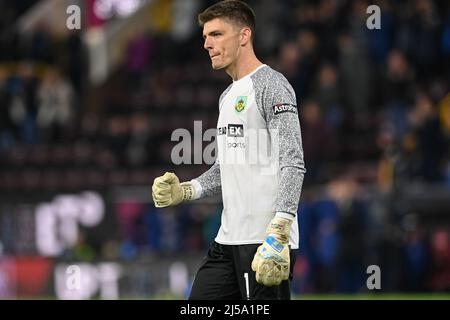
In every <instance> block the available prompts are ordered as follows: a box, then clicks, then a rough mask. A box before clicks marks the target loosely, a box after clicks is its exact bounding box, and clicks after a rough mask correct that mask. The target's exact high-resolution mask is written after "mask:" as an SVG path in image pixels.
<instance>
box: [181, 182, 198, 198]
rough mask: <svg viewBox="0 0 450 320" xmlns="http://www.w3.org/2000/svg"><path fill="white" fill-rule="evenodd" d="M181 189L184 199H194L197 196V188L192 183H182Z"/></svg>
mask: <svg viewBox="0 0 450 320" xmlns="http://www.w3.org/2000/svg"><path fill="white" fill-rule="evenodd" d="M181 190H182V193H183V197H182V201H192V200H193V199H194V196H195V190H194V187H193V186H192V184H190V183H182V184H181Z"/></svg>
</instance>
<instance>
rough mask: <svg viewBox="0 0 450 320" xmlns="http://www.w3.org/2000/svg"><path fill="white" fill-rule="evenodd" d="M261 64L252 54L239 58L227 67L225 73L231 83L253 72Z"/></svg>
mask: <svg viewBox="0 0 450 320" xmlns="http://www.w3.org/2000/svg"><path fill="white" fill-rule="evenodd" d="M262 64H263V63H262V62H261V61H259V60H258V58H257V57H256V56H255V55H254V54H252V55H249V56H241V57H240V59H237V60H236V61H235V63H233V64H231V65H230V66H228V68H226V70H225V71H226V73H227V74H228V75H229V76H230V77H231V79H233V81H237V80H239V79H241V78H243V77H245V76H246V75H248V74H250V73H252V72H253V71H255V70H256V69H257V68H258V67H259V66H261V65H262Z"/></svg>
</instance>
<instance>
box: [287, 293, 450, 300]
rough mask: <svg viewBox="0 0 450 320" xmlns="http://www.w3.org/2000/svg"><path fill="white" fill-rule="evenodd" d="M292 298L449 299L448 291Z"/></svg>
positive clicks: (298, 298) (323, 295) (299, 297)
mask: <svg viewBox="0 0 450 320" xmlns="http://www.w3.org/2000/svg"><path fill="white" fill-rule="evenodd" d="M292 298H293V299H294V300H450V293H448V294H447V293H412V294H407V293H377V294H311V295H309V294H308V295H295V296H293V297H292Z"/></svg>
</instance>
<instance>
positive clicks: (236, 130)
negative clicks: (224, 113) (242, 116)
mask: <svg viewBox="0 0 450 320" xmlns="http://www.w3.org/2000/svg"><path fill="white" fill-rule="evenodd" d="M227 133H228V134H227V135H228V136H229V137H243V136H244V125H243V124H231V123H229V124H228V128H227Z"/></svg>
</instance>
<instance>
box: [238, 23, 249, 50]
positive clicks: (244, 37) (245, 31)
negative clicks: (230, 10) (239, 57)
mask: <svg viewBox="0 0 450 320" xmlns="http://www.w3.org/2000/svg"><path fill="white" fill-rule="evenodd" d="M240 38H241V39H240V40H241V41H240V45H241V46H242V47H243V46H246V45H247V44H248V43H249V42H250V41H251V38H252V30H251V29H250V28H247V27H245V28H242V29H241V36H240Z"/></svg>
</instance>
